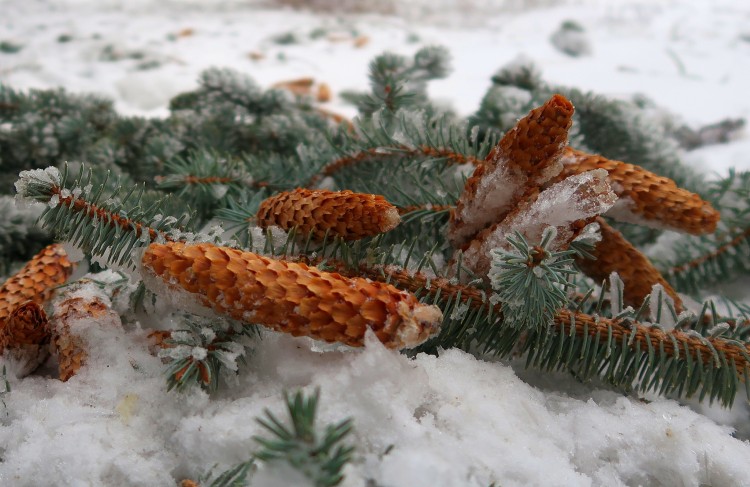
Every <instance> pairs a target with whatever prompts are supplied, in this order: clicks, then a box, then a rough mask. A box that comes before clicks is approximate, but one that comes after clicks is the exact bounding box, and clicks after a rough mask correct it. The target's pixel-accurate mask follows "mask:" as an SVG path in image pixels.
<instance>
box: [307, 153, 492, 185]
mask: <svg viewBox="0 0 750 487" xmlns="http://www.w3.org/2000/svg"><path fill="white" fill-rule="evenodd" d="M394 157H397V158H417V157H419V158H422V157H426V158H430V159H432V160H437V161H447V162H450V163H451V164H472V165H474V166H478V165H480V164H482V162H483V161H482V160H480V159H478V158H477V157H475V156H471V155H466V154H461V153H460V152H456V151H454V150H453V149H448V148H445V147H431V146H428V145H421V146H419V147H410V146H407V145H402V144H396V145H393V146H379V147H372V148H368V149H363V150H360V151H357V152H354V153H351V154H347V155H344V156H341V157H339V158H337V159H335V160H333V161H331V162H329V163H327V164H326V165H325V166H323V168H322V169H321V170H320V171H319V172H317V173H316V174H314V175H313V176H312V177H311V178H310V180H309V181H308V182H307V184H305V187H308V188H312V187H315V186H316V185H317V184H318V183H319V182H320V181H321V180H322V179H323V178H325V177H328V176H334V175H335V174H336V173H337V172H339V171H341V170H343V169H344V168H346V167H349V166H352V165H354V164H358V163H362V162H369V161H372V160H376V161H377V160H378V159H385V158H394Z"/></svg>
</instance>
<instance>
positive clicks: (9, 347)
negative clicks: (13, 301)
mask: <svg viewBox="0 0 750 487" xmlns="http://www.w3.org/2000/svg"><path fill="white" fill-rule="evenodd" d="M0 355H2V356H3V358H5V360H6V361H10V362H12V363H13V368H14V369H15V375H16V376H17V377H25V376H27V375H29V374H30V373H32V372H33V371H34V370H36V368H37V367H39V365H41V364H42V363H43V362H44V361H45V360H46V359H47V357H48V356H49V328H48V327H47V315H46V314H45V313H44V310H43V309H42V308H41V307H40V306H39V305H38V304H37V303H35V302H33V301H26V302H25V303H23V304H21V305H19V306H18V307H16V309H15V310H13V312H12V313H11V314H10V316H8V318H7V319H6V322H5V326H3V327H2V328H0Z"/></svg>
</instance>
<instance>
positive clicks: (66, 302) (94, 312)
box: [50, 283, 120, 381]
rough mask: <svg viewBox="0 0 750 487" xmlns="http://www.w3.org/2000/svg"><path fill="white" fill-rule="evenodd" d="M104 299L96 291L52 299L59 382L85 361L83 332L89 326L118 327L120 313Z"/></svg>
mask: <svg viewBox="0 0 750 487" xmlns="http://www.w3.org/2000/svg"><path fill="white" fill-rule="evenodd" d="M85 285H86V284H84V286H85ZM88 285H91V284H90V283H89V284H88ZM104 299H106V298H104V297H103V296H97V295H96V294H94V295H93V296H92V295H87V296H86V297H83V296H78V295H76V292H73V293H72V295H71V296H70V297H67V298H63V299H61V300H59V301H57V302H55V305H54V310H53V313H52V316H51V317H50V329H51V333H52V347H53V350H54V352H55V353H56V354H57V358H58V363H59V370H60V376H59V377H60V380H61V381H67V380H68V379H70V378H71V377H73V376H74V375H76V373H77V372H78V370H79V369H80V368H81V367H82V366H84V365H85V364H86V361H87V358H88V352H87V348H88V343H87V338H86V331H87V328H88V327H89V326H120V316H119V315H118V314H117V313H116V312H115V311H113V310H112V309H111V308H110V307H109V305H108V304H107V303H106V302H105V301H104Z"/></svg>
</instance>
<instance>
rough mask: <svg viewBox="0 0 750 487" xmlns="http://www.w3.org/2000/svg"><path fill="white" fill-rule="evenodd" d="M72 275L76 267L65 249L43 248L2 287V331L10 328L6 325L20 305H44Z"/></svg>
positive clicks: (56, 245) (0, 300)
mask: <svg viewBox="0 0 750 487" xmlns="http://www.w3.org/2000/svg"><path fill="white" fill-rule="evenodd" d="M72 272H73V264H71V262H70V261H69V260H68V257H67V254H66V253H65V250H64V249H63V247H62V245H59V244H52V245H48V246H47V247H45V248H43V249H42V250H41V252H39V253H38V254H36V255H35V256H34V257H32V259H31V260H30V261H29V262H28V263H27V264H26V265H25V266H24V267H23V268H22V269H21V270H20V271H18V272H17V273H16V274H15V275H13V276H11V277H10V278H9V279H8V280H7V281H5V284H3V286H2V287H0V327H3V326H6V325H5V324H4V321H5V320H6V319H7V318H8V316H10V314H11V313H12V312H13V310H15V309H16V308H17V307H18V306H19V305H20V304H22V303H24V302H26V301H33V302H34V303H36V304H39V305H41V304H43V303H44V302H45V301H46V300H47V299H49V297H50V296H51V295H52V292H53V291H54V288H55V287H57V286H59V285H60V284H62V283H64V282H65V280H66V279H67V278H68V277H69V276H70V274H71V273H72Z"/></svg>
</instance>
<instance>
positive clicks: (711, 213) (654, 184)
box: [557, 147, 720, 235]
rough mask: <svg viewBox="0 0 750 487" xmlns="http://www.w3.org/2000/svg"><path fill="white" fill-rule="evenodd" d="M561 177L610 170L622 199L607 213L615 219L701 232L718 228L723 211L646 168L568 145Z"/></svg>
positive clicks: (695, 233) (615, 187)
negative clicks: (593, 170) (596, 170)
mask: <svg viewBox="0 0 750 487" xmlns="http://www.w3.org/2000/svg"><path fill="white" fill-rule="evenodd" d="M561 160H562V162H563V165H564V168H563V171H562V173H560V174H559V175H558V176H557V180H560V179H563V178H566V177H568V176H571V175H573V174H578V173H581V172H585V171H590V170H592V169H606V171H607V172H608V173H609V181H610V183H611V184H612V188H613V189H614V190H615V192H616V193H617V195H618V196H619V200H618V202H617V204H615V206H614V207H612V209H611V210H609V211H608V212H607V216H608V217H611V218H614V219H615V220H619V221H623V222H629V223H636V224H640V225H646V226H650V227H655V228H667V229H672V230H678V231H681V232H687V233H691V234H693V235H700V234H704V233H712V232H713V231H715V230H716V224H717V223H718V222H719V218H720V214H719V212H718V211H716V210H715V209H714V208H713V206H711V203H709V202H708V201H704V200H703V199H701V197H700V196H698V195H697V194H694V193H691V192H690V191H687V190H685V189H682V188H679V187H678V186H677V184H676V183H675V182H674V181H672V180H671V179H669V178H665V177H662V176H657V175H656V174H654V173H652V172H649V171H647V170H645V169H643V168H642V167H639V166H634V165H633V164H627V163H625V162H620V161H613V160H610V159H607V158H605V157H602V156H598V155H593V154H587V153H586V152H583V151H579V150H576V149H571V148H569V147H568V148H567V149H566V150H565V154H564V155H563V157H562V159H561Z"/></svg>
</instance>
